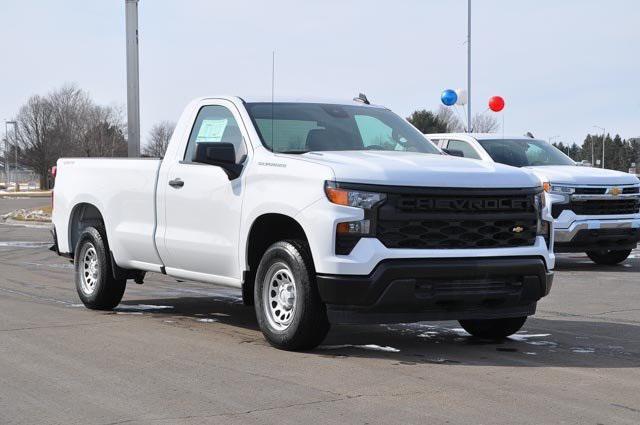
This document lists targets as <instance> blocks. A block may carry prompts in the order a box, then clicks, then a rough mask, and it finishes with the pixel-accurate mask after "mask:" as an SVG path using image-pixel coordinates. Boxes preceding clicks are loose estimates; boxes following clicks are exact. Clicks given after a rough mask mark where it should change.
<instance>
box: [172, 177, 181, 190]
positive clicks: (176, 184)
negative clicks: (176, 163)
mask: <svg viewBox="0 0 640 425" xmlns="http://www.w3.org/2000/svg"><path fill="white" fill-rule="evenodd" d="M169 186H171V187H174V188H176V189H179V188H181V187H182V186H184V182H183V181H182V180H180V178H176V179H173V180H169Z"/></svg>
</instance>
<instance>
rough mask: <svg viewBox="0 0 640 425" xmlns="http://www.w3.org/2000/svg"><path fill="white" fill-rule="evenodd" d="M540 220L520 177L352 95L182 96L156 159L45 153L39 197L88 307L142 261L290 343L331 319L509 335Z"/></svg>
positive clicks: (543, 281)
mask: <svg viewBox="0 0 640 425" xmlns="http://www.w3.org/2000/svg"><path fill="white" fill-rule="evenodd" d="M551 222H552V218H551V215H550V211H549V209H548V208H547V207H546V206H545V196H544V194H543V192H542V187H541V185H540V181H539V180H538V179H537V178H535V177H534V176H532V175H530V174H529V173H526V172H523V171H521V170H518V169H515V168H512V167H507V166H503V165H501V164H484V163H479V162H477V161H471V160H465V159H460V158H455V157H453V156H449V155H444V154H443V152H442V151H441V150H440V149H438V148H437V147H435V146H434V145H433V144H432V143H431V142H429V141H428V140H427V139H426V138H424V137H423V135H422V134H420V132H419V131H418V130H416V129H415V128H414V127H412V126H411V125H410V124H409V123H407V122H406V121H405V120H404V119H402V118H401V117H399V116H397V115H395V114H394V113H392V112H391V111H389V110H388V109H386V108H384V107H380V106H374V105H369V104H368V101H366V98H364V97H361V98H358V99H356V100H354V101H352V102H334V103H317V102H316V103H314V102H307V101H292V102H285V101H279V102H275V103H272V102H259V101H257V102H252V101H246V100H243V99H241V98H239V97H207V98H201V99H197V100H195V101H193V102H192V103H191V104H190V105H189V106H188V107H187V108H186V109H185V111H184V113H183V114H182V117H181V118H180V120H179V122H178V125H177V127H176V129H175V131H174V133H173V136H172V138H171V141H170V144H169V147H168V150H167V152H166V155H165V156H164V158H163V159H82V158H63V159H60V160H59V161H58V163H57V175H56V180H55V191H54V209H53V224H54V227H55V230H54V238H55V246H54V247H55V249H56V250H57V252H58V253H59V254H60V255H64V256H67V257H70V258H73V261H74V263H75V281H76V287H77V292H78V295H79V297H80V299H81V300H82V302H83V303H84V304H85V305H86V306H87V307H88V308H93V309H112V308H114V307H115V306H116V305H117V304H118V303H119V302H120V300H121V299H122V296H123V293H124V290H125V287H126V282H127V280H129V279H133V280H135V281H136V282H138V283H141V282H142V281H143V279H144V275H145V273H147V272H156V273H164V274H167V275H169V276H173V277H175V278H179V279H190V280H195V281H201V282H210V283H215V284H221V285H228V286H232V287H236V288H238V289H239V290H241V291H242V294H243V298H244V300H245V302H246V303H247V304H252V303H253V304H255V310H256V315H257V318H258V322H259V325H260V328H261V330H262V332H263V333H264V335H265V337H266V339H267V340H268V341H269V342H270V343H271V344H272V345H274V346H276V347H280V348H284V349H292V350H299V349H309V348H312V347H315V346H316V345H317V344H319V343H320V342H321V341H322V340H323V338H324V337H325V335H326V333H327V332H328V330H329V326H330V323H371V322H377V323H390V322H398V321H401V322H412V321H420V320H449V319H451V320H459V321H460V323H461V324H462V326H463V327H464V328H465V329H466V330H467V331H469V332H470V333H471V334H473V335H476V336H479V337H484V338H504V337H506V336H508V335H510V334H513V333H515V332H517V331H518V330H519V329H520V328H521V326H522V325H523V324H524V322H525V320H526V318H527V316H529V315H532V314H534V313H535V309H536V303H537V302H538V300H539V299H540V298H542V297H544V296H546V295H547V294H548V293H549V290H550V288H551V284H552V277H553V273H552V269H553V266H554V255H553V253H552V252H551V250H550V246H551V244H552V241H551V238H552V232H551ZM179 284H180V283H178V282H176V285H179Z"/></svg>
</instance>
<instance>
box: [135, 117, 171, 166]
mask: <svg viewBox="0 0 640 425" xmlns="http://www.w3.org/2000/svg"><path fill="white" fill-rule="evenodd" d="M175 127H176V124H175V123H174V122H171V121H161V122H159V123H157V124H155V125H154V126H153V127H151V131H149V139H148V142H147V144H146V145H145V146H144V147H143V148H142V153H143V155H145V156H151V157H157V158H162V157H163V156H164V154H165V152H166V151H167V146H169V140H170V139H171V135H172V134H173V130H174V129H175Z"/></svg>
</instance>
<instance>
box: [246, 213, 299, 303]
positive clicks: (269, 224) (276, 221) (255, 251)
mask: <svg viewBox="0 0 640 425" xmlns="http://www.w3.org/2000/svg"><path fill="white" fill-rule="evenodd" d="M286 239H299V240H304V241H307V242H308V240H309V239H308V237H307V234H306V232H305V231H304V228H303V227H302V225H301V224H300V222H298V221H297V220H296V219H295V218H293V217H291V216H290V215H286V214H281V213H265V214H262V215H260V216H258V217H256V218H255V219H254V220H253V222H252V223H251V227H250V228H249V232H248V233H247V242H246V247H245V252H244V260H245V262H244V264H245V271H244V274H243V279H242V280H243V282H242V295H243V298H244V301H245V303H246V304H249V305H250V304H252V303H253V286H254V280H255V273H256V269H257V268H258V264H259V263H260V259H261V258H262V255H263V254H264V252H265V251H266V250H267V248H269V246H271V245H272V244H274V243H275V242H278V241H281V240H286Z"/></svg>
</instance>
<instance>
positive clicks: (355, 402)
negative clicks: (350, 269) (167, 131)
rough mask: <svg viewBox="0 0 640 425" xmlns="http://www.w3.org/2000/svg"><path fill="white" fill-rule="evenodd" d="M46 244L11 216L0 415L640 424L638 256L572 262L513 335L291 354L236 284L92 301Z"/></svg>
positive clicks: (365, 333)
mask: <svg viewBox="0 0 640 425" xmlns="http://www.w3.org/2000/svg"><path fill="white" fill-rule="evenodd" d="M38 203H40V204H43V203H46V200H44V202H43V200H33V199H30V200H19V199H18V200H10V199H0V213H5V212H8V211H11V210H14V209H17V208H25V207H35V206H37V205H38ZM49 246H50V236H49V231H48V229H46V228H42V227H23V226H13V225H0V424H42V423H47V424H174V423H186V424H203V423H225V424H228V423H232V424H233V423H238V424H252V423H255V424H262V423H278V424H300V423H318V424H320V423H322V424H331V423H336V424H337V423H341V424H347V423H348V424H365V423H370V424H374V423H394V424H396V423H397V424H408V423H433V424H436V423H438V424H439V423H449V424H482V423H484V424H516V423H518V424H519V423H522V424H556V423H557V424H560V423H563V424H638V423H640V252H638V251H635V252H634V253H633V254H632V258H630V259H629V260H627V261H626V262H625V263H624V264H623V265H620V266H616V267H602V266H596V265H594V264H592V263H591V262H590V261H589V260H588V259H587V257H586V256H584V255H580V254H576V255H567V256H562V257H560V258H559V260H558V263H557V269H556V279H555V282H554V287H553V290H552V292H551V295H550V296H549V297H547V298H545V299H543V300H542V302H541V303H540V304H539V305H538V313H537V314H536V316H535V317H534V318H532V319H530V320H529V321H528V322H527V324H526V325H525V327H524V328H523V331H522V332H520V333H518V334H517V335H515V336H514V337H512V338H510V339H509V340H507V341H504V342H502V343H493V342H487V341H481V340H477V339H474V338H471V337H470V336H469V335H468V334H466V333H465V332H464V331H463V330H461V329H460V328H459V326H458V324H457V323H455V322H437V323H431V322H430V323H427V322H423V323H417V324H397V325H375V326H339V327H334V328H332V330H331V332H330V333H329V336H328V338H327V340H326V341H325V342H324V343H323V345H322V346H321V347H319V348H318V349H316V350H314V351H312V352H305V353H293V352H284V351H279V350H276V349H274V348H271V347H270V346H269V345H268V344H267V343H266V342H265V341H264V339H263V337H262V335H261V333H260V332H259V330H258V329H257V324H256V320H255V315H254V313H253V310H252V308H249V307H245V306H243V305H242V302H241V300H240V296H239V294H238V293H237V291H235V290H232V289H229V288H224V287H218V286H212V285H207V284H200V283H194V282H179V281H176V280H175V279H171V278H168V277H166V276H162V275H157V274H150V275H147V279H146V280H145V283H144V285H136V284H134V283H131V284H129V286H128V287H127V291H126V293H125V297H124V300H123V302H122V303H121V305H120V306H119V307H118V308H117V309H116V311H114V312H98V311H91V310H87V309H85V308H84V307H83V306H82V305H81V304H80V301H79V299H78V297H77V295H76V293H75V288H74V284H73V267H72V264H70V262H69V261H68V260H65V259H64V258H61V257H57V256H56V255H55V254H54V253H52V252H51V251H49V250H48V248H49Z"/></svg>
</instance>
